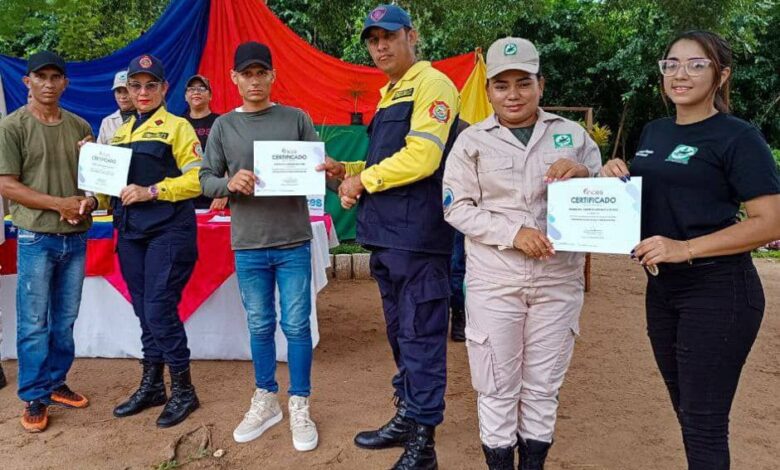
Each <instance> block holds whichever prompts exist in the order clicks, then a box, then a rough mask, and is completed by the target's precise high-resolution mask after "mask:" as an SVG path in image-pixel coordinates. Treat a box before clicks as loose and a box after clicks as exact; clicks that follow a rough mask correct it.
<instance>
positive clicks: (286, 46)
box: [199, 0, 475, 125]
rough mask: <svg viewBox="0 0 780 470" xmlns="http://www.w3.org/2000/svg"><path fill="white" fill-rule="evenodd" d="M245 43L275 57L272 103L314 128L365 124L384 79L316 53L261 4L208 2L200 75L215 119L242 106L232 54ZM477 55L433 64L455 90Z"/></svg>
mask: <svg viewBox="0 0 780 470" xmlns="http://www.w3.org/2000/svg"><path fill="white" fill-rule="evenodd" d="M246 41H258V42H261V43H264V44H267V45H268V47H270V48H271V53H272V54H273V60H274V68H275V69H276V75H277V78H276V82H275V83H274V86H273V92H272V95H271V99H272V100H273V101H275V102H278V103H282V104H286V105H289V106H295V107H298V108H302V109H304V110H305V111H307V112H308V113H309V114H310V115H311V117H312V119H313V120H314V123H315V124H316V125H345V124H349V121H350V113H352V112H354V111H355V95H356V94H357V95H358V99H357V111H358V112H362V113H363V115H364V116H365V119H366V121H368V120H369V119H370V118H371V117H372V116H373V114H374V111H375V109H376V105H377V103H378V101H379V89H380V88H381V87H382V86H384V84H385V83H386V82H387V78H386V77H385V76H384V75H383V74H382V72H380V71H379V70H377V69H375V68H373V67H365V66H361V65H353V64H349V63H347V62H344V61H342V60H339V59H336V58H335V57H331V56H329V55H327V54H325V53H323V52H321V51H320V50H318V49H316V48H314V47H313V46H311V45H310V44H309V43H307V42H306V41H304V40H303V39H302V38H300V37H299V36H298V35H297V34H295V32H294V31H293V30H291V29H290V28H288V27H287V26H286V25H285V24H284V23H282V22H281V21H280V20H279V18H277V17H276V15H274V14H273V12H272V11H271V10H270V9H269V8H268V7H267V6H266V5H265V4H264V3H263V2H261V1H259V0H212V2H211V11H210V14H209V31H208V40H207V42H206V47H205V48H204V50H203V56H202V58H201V62H200V71H199V73H201V74H203V75H205V76H206V77H208V78H209V79H210V80H211V85H212V88H213V90H214V99H213V101H212V102H211V107H212V109H213V110H214V111H216V112H218V113H223V112H227V111H228V110H230V109H233V108H235V107H237V106H240V105H241V97H240V96H239V95H238V91H237V90H236V86H235V85H234V84H233V82H232V81H231V80H230V69H231V68H232V66H233V52H234V51H235V49H236V47H237V46H238V45H239V44H241V43H243V42H246ZM474 64H475V55H474V54H473V53H471V54H463V55H459V56H456V57H451V58H449V59H445V60H441V61H437V62H434V63H433V65H434V66H435V67H436V68H437V69H439V70H441V71H442V72H444V73H445V74H447V75H448V76H449V77H450V79H451V80H452V81H453V82H454V83H455V85H456V86H457V87H458V89H460V88H462V87H463V84H464V83H465V82H466V79H467V78H468V76H469V74H470V73H471V71H472V69H473V68H474Z"/></svg>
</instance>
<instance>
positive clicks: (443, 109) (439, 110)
mask: <svg viewBox="0 0 780 470" xmlns="http://www.w3.org/2000/svg"><path fill="white" fill-rule="evenodd" d="M428 115H430V116H431V118H433V119H434V120H436V121H438V122H440V123H442V124H447V122H449V120H450V107H449V106H448V105H447V103H445V102H444V101H434V102H433V103H431V106H430V107H429V108H428Z"/></svg>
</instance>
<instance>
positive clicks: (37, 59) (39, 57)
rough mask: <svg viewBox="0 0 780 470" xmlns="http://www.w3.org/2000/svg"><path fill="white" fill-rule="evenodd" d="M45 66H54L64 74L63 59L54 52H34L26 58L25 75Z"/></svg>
mask: <svg viewBox="0 0 780 470" xmlns="http://www.w3.org/2000/svg"><path fill="white" fill-rule="evenodd" d="M45 67H54V68H55V69H57V70H59V71H60V72H62V74H63V75H65V61H64V60H62V57H60V56H58V55H57V54H55V53H54V52H49V51H41V52H36V53H35V54H33V55H31V56H30V57H29V58H28V59H27V75H30V73H31V72H37V71H38V70H40V69H42V68H45Z"/></svg>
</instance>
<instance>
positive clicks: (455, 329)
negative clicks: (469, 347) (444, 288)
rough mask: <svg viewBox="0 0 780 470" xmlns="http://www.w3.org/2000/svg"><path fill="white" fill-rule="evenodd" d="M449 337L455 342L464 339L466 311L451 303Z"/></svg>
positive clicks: (460, 341)
mask: <svg viewBox="0 0 780 470" xmlns="http://www.w3.org/2000/svg"><path fill="white" fill-rule="evenodd" d="M451 311H452V321H451V323H450V324H451V330H450V338H452V340H453V341H455V342H457V343H462V342H464V341H466V311H465V310H464V309H463V307H462V306H459V307H456V306H454V305H453V307H452V309H451Z"/></svg>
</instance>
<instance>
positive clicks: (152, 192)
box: [149, 184, 160, 200]
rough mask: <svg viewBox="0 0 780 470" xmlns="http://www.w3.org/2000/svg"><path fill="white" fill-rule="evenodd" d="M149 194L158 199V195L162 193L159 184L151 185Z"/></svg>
mask: <svg viewBox="0 0 780 470" xmlns="http://www.w3.org/2000/svg"><path fill="white" fill-rule="evenodd" d="M149 194H150V195H151V196H152V199H155V200H156V199H157V196H158V195H159V194H160V191H159V190H158V189H157V185H156V184H153V185H151V186H149Z"/></svg>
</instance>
